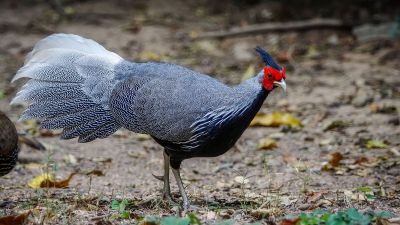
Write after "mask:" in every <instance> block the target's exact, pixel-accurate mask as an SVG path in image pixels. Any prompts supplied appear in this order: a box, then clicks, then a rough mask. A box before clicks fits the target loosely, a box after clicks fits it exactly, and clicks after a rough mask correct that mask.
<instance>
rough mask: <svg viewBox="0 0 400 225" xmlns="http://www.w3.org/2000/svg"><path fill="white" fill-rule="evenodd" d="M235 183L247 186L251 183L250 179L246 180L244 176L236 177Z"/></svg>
mask: <svg viewBox="0 0 400 225" xmlns="http://www.w3.org/2000/svg"><path fill="white" fill-rule="evenodd" d="M234 181H235V182H236V183H239V184H247V183H249V179H247V178H245V177H244V176H236V177H235V178H234Z"/></svg>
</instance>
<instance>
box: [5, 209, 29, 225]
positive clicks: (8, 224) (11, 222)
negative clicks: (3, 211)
mask: <svg viewBox="0 0 400 225" xmlns="http://www.w3.org/2000/svg"><path fill="white" fill-rule="evenodd" d="M30 214H31V211H28V212H26V213H22V214H20V215H17V216H4V217H1V218H0V225H22V224H25V221H26V219H27V218H28V216H29V215H30Z"/></svg>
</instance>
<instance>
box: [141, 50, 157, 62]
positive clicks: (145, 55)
mask: <svg viewBox="0 0 400 225" xmlns="http://www.w3.org/2000/svg"><path fill="white" fill-rule="evenodd" d="M139 57H140V59H141V60H143V61H160V60H161V55H160V54H157V53H155V52H150V51H143V52H141V53H140V56H139Z"/></svg>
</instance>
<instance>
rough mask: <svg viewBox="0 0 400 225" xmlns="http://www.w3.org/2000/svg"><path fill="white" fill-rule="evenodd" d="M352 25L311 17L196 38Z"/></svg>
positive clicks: (235, 29) (212, 32) (236, 28)
mask: <svg viewBox="0 0 400 225" xmlns="http://www.w3.org/2000/svg"><path fill="white" fill-rule="evenodd" d="M349 27H350V26H349V25H347V24H345V23H343V22H342V21H341V20H337V19H311V20H303V21H291V22H274V23H262V24H254V25H248V26H245V27H233V28H231V29H230V30H222V31H211V32H205V33H204V34H200V35H199V36H197V37H195V38H194V39H203V38H224V37H233V36H240V35H249V34H256V33H265V32H271V31H281V32H284V31H303V30H311V29H323V28H324V29H348V28H349Z"/></svg>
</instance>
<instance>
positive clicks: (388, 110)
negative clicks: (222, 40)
mask: <svg viewBox="0 0 400 225" xmlns="http://www.w3.org/2000/svg"><path fill="white" fill-rule="evenodd" d="M369 109H370V110H371V112H373V113H383V114H395V113H397V108H396V106H391V105H378V104H376V103H372V104H371V105H369Z"/></svg>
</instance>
